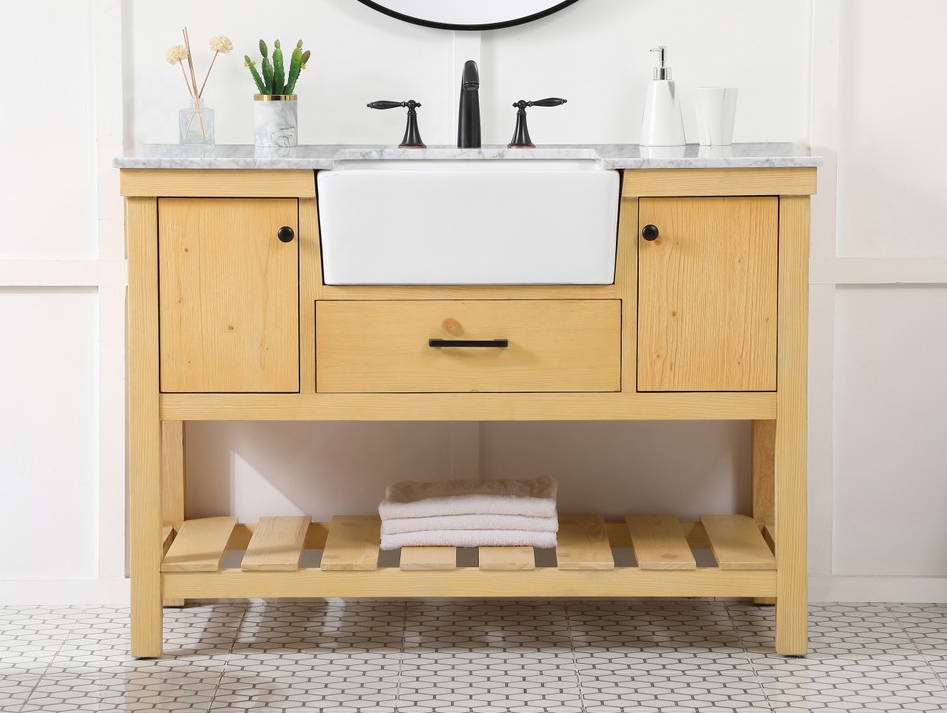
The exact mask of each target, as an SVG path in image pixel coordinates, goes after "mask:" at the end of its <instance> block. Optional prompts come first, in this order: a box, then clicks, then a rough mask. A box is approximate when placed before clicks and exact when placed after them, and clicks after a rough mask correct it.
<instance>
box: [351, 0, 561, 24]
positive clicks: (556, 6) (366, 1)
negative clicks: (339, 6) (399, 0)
mask: <svg viewBox="0 0 947 713" xmlns="http://www.w3.org/2000/svg"><path fill="white" fill-rule="evenodd" d="M358 1H359V2H360V3H362V4H363V5H367V6H368V7H370V8H372V9H373V10H377V11H378V12H382V13H384V14H385V15H388V16H389V17H393V18H395V19H397V20H403V21H404V22H410V23H412V24H414V25H423V26H424V27H434V28H437V29H439V30H466V31H480V30H499V29H501V28H504V27H513V26H514V25H522V24H525V23H527V22H532V21H533V20H539V19H540V18H543V17H546V16H547V15H551V14H553V13H554V12H559V10H562V9H563V8H565V7H568V6H569V5H572V4H573V3H575V2H577V0H560V1H559V2H554V3H552V4H551V5H550V6H549V7H547V8H546V9H545V10H542V11H540V12H536V13H533V14H532V15H524V16H523V17H517V18H514V19H512V20H506V21H504V22H493V23H484V24H467V25H460V24H453V23H445V22H438V21H435V20H429V19H426V18H423V17H412V16H410V15H405V14H403V13H400V12H396V11H395V10H392V9H390V8H387V7H385V6H384V4H383V2H375V1H374V0H358Z"/></svg>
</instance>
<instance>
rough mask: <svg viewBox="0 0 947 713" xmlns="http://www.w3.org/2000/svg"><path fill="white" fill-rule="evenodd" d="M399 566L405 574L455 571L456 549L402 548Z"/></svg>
mask: <svg viewBox="0 0 947 713" xmlns="http://www.w3.org/2000/svg"><path fill="white" fill-rule="evenodd" d="M400 566H401V569H402V570H404V571H405V572H417V571H422V570H433V569H436V570H446V569H457V548H456V547H402V548H401V565H400Z"/></svg>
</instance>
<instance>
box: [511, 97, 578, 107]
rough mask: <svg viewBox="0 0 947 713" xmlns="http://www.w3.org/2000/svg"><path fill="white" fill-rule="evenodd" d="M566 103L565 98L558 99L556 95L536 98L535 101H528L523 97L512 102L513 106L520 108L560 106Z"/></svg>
mask: <svg viewBox="0 0 947 713" xmlns="http://www.w3.org/2000/svg"><path fill="white" fill-rule="evenodd" d="M565 103H566V100H565V99H559V98H558V97H549V98H548V99H536V100H535V101H531V102H528V101H526V100H524V99H520V100H519V101H518V102H513V106H514V107H519V108H520V109H525V108H526V107H528V106H561V105H563V104H565Z"/></svg>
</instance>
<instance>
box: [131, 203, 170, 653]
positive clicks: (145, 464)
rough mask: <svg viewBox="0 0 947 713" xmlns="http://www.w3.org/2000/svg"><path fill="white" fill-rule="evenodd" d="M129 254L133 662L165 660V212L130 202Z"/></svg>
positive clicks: (148, 205) (150, 204)
mask: <svg viewBox="0 0 947 713" xmlns="http://www.w3.org/2000/svg"><path fill="white" fill-rule="evenodd" d="M125 212H126V219H127V225H128V227H127V230H126V248H127V251H128V331H127V334H128V364H129V372H128V438H129V446H128V448H129V450H128V487H129V507H128V510H129V536H130V539H131V544H130V550H131V551H130V554H131V575H132V582H131V654H132V656H135V657H139V658H150V657H155V656H160V655H161V641H162V628H161V627H162V624H161V620H162V615H161V573H160V569H161V557H162V552H163V548H162V532H161V531H162V525H163V523H162V517H161V515H162V513H161V424H160V422H159V420H158V419H159V416H158V360H157V354H158V300H157V294H158V242H157V237H156V236H157V232H158V211H157V203H156V201H155V200H154V199H148V198H131V199H128V200H127V201H126V202H125Z"/></svg>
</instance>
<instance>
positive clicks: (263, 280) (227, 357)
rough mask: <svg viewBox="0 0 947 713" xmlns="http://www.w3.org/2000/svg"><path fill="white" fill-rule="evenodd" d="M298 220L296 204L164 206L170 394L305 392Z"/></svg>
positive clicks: (164, 370) (162, 300)
mask: <svg viewBox="0 0 947 713" xmlns="http://www.w3.org/2000/svg"><path fill="white" fill-rule="evenodd" d="M298 216H299V208H298V202H297V201H296V200H295V199H284V198H160V199H158V270H159V273H158V291H159V298H158V299H159V305H158V310H159V311H158V314H159V330H160V343H161V346H160V349H161V391H163V392H171V393H174V392H178V393H181V392H183V393H187V392H191V393H194V392H218V393H226V392H230V393H234V392H297V391H299V247H298V246H299V240H298V238H297V237H295V236H296V234H297V233H298V232H299V225H298V223H299V218H298ZM282 228H289V229H290V230H291V231H292V232H291V233H290V231H287V230H282V232H281V229H282ZM290 236H292V237H290Z"/></svg>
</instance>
